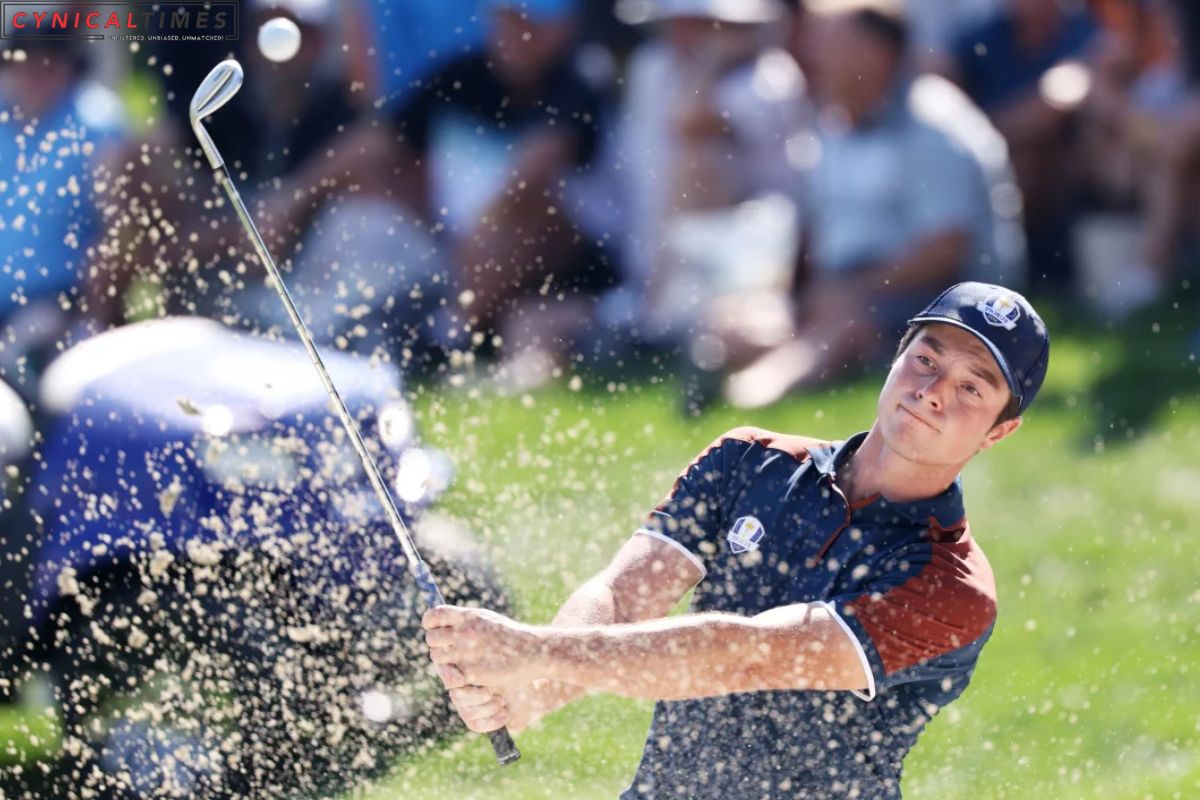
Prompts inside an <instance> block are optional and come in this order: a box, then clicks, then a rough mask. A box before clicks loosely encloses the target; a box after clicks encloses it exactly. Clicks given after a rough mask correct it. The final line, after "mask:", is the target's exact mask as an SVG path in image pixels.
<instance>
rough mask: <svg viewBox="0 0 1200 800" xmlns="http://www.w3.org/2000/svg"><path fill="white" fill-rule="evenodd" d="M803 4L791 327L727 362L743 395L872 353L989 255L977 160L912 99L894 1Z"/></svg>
mask: <svg viewBox="0 0 1200 800" xmlns="http://www.w3.org/2000/svg"><path fill="white" fill-rule="evenodd" d="M808 9H809V12H810V13H809V15H808V17H807V18H806V19H805V20H803V22H802V25H803V29H802V31H801V36H800V37H799V38H798V41H799V42H800V46H801V48H802V49H801V51H800V55H801V56H802V64H804V65H805V66H806V67H807V69H808V70H809V72H810V79H811V85H812V88H813V93H814V95H815V98H816V100H817V101H818V103H819V105H820V108H821V113H820V117H819V121H818V128H817V139H816V141H815V142H814V143H813V144H812V145H811V146H810V148H809V151H810V160H811V161H812V167H811V169H810V171H809V173H808V175H807V176H806V178H805V184H806V196H807V199H806V202H805V205H804V211H803V218H804V220H805V227H806V234H805V257H804V258H803V259H802V262H803V263H802V275H801V277H800V281H799V283H798V285H797V295H796V317H797V328H796V331H795V333H794V334H793V336H792V338H791V340H790V341H788V342H786V343H785V344H783V345H781V346H779V347H777V348H775V349H773V350H771V351H769V352H768V353H766V354H765V355H763V356H762V357H760V358H759V359H758V360H756V361H755V362H754V363H753V364H751V365H750V366H749V367H746V368H745V369H743V370H741V371H738V372H736V373H734V374H733V375H731V376H730V378H729V380H728V381H727V384H726V395H727V397H728V399H729V400H730V402H732V403H733V404H735V405H738V406H742V407H755V406H760V405H766V404H768V403H771V402H774V401H775V400H776V399H778V398H779V397H780V396H782V395H783V394H784V393H786V392H787V391H789V390H792V389H797V388H803V387H807V386H811V385H814V384H815V383H818V382H821V381H825V380H828V379H829V378H831V377H835V376H837V375H839V374H840V373H842V372H843V371H845V370H847V369H849V368H853V367H855V366H857V365H859V363H860V362H861V361H863V360H864V359H866V360H870V359H872V358H881V357H883V356H884V355H885V352H884V351H885V350H886V349H887V347H888V346H889V345H890V343H891V342H892V341H894V340H895V338H896V336H897V335H898V334H899V332H900V331H901V329H902V328H903V324H904V321H905V320H906V319H908V318H909V317H910V316H911V314H912V313H913V312H914V311H916V310H919V305H920V298H921V297H923V296H925V295H927V294H929V293H930V292H931V291H933V290H934V289H936V288H938V287H942V286H945V285H946V284H947V283H950V282H952V281H953V280H954V279H956V278H959V277H961V276H963V275H967V274H979V273H978V272H977V270H980V269H995V268H996V265H997V263H998V262H997V259H998V254H997V252H996V237H995V224H996V220H995V210H994V209H993V206H992V201H991V198H990V197H989V192H988V187H987V182H986V180H985V176H984V173H983V170H982V169H981V167H980V165H979V163H978V162H977V160H976V159H975V157H974V155H973V154H972V152H971V151H970V150H969V149H968V148H967V147H966V146H965V145H963V144H960V143H959V142H958V141H955V140H953V139H951V138H950V137H949V136H948V135H947V134H946V133H944V132H943V131H942V130H939V129H938V128H935V127H934V126H932V125H930V124H928V123H926V122H924V121H923V120H922V119H921V118H920V117H919V116H918V114H917V112H916V111H915V110H914V107H919V106H920V105H921V104H920V103H917V102H914V97H913V94H914V89H913V83H912V79H911V72H910V69H909V61H908V58H907V51H906V43H907V35H908V28H907V25H906V19H905V16H904V14H903V12H902V10H901V9H900V7H899V5H898V4H896V3H892V2H886V1H885V0H859V1H858V2H855V0H821V1H820V2H818V0H811V1H810V2H809V4H808ZM943 96H947V95H945V94H944V93H943Z"/></svg>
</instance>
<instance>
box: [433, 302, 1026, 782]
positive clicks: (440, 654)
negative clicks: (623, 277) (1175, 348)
mask: <svg viewBox="0 0 1200 800" xmlns="http://www.w3.org/2000/svg"><path fill="white" fill-rule="evenodd" d="M1048 356H1049V339H1048V337H1047V333H1046V328H1045V325H1044V324H1043V322H1042V320H1041V318H1039V317H1038V315H1037V313H1036V312H1035V311H1034V310H1033V308H1032V307H1031V306H1030V305H1029V303H1028V302H1027V301H1026V300H1025V298H1023V297H1021V296H1020V295H1019V294H1017V293H1015V292H1012V291H1009V290H1007V289H1004V288H1002V287H999V286H991V285H986V284H980V283H963V284H959V285H957V286H954V287H951V288H950V289H948V290H947V291H945V292H944V293H942V294H941V295H940V296H939V297H938V298H937V299H935V300H934V301H933V302H932V303H931V304H930V305H929V306H928V307H927V308H926V309H925V310H924V311H923V312H921V314H919V315H918V316H916V317H914V318H913V319H912V320H911V321H910V324H909V328H908V331H907V333H906V334H905V335H904V337H903V339H902V341H901V342H900V346H899V350H898V353H897V355H896V359H895V362H894V363H893V364H892V368H891V371H890V372H889V374H888V376H887V380H886V382H885V383H884V386H883V390H882V391H881V392H880V394H879V402H878V407H877V418H876V420H875V424H874V425H873V426H872V427H871V429H870V430H869V431H867V432H866V433H860V434H857V435H855V436H852V437H850V438H849V439H847V440H845V441H840V442H827V441H823V440H819V439H811V438H807V437H803V436H793V435H785V434H778V433H771V432H768V431H765V430H760V429H758V428H738V429H735V430H732V431H730V432H729V433H727V434H725V435H724V436H722V437H721V438H720V439H718V440H717V441H716V442H714V443H713V444H712V445H711V446H710V447H708V448H707V449H706V450H705V451H704V452H703V453H701V454H700V455H699V456H698V457H697V458H696V460H695V461H693V462H692V463H691V464H690V465H689V466H688V467H687V469H685V470H684V471H683V473H682V474H681V475H680V476H679V479H678V480H677V481H676V482H675V486H674V487H673V488H672V489H671V491H670V493H669V494H668V495H667V497H666V499H665V500H663V502H662V503H661V504H660V505H659V506H658V507H657V508H656V509H655V510H654V511H653V512H651V514H650V515H649V518H648V519H647V520H646V523H645V525H644V526H643V527H642V528H640V529H639V530H638V531H637V533H636V534H635V535H634V536H633V537H631V539H630V541H629V542H628V543H626V544H625V545H624V546H623V547H622V548H621V549H620V551H619V552H618V553H617V555H616V557H615V558H614V559H613V562H612V563H611V564H610V565H609V566H608V568H606V569H605V570H604V571H603V572H601V573H600V574H599V575H597V576H596V577H594V578H592V579H591V580H589V581H588V582H587V583H585V584H584V585H583V586H581V587H580V588H579V589H578V590H577V591H576V592H575V593H574V594H572V595H571V597H570V599H569V600H567V602H566V604H565V605H564V606H563V608H562V610H561V611H560V612H559V614H558V616H557V617H556V619H555V621H554V623H553V624H551V625H550V626H547V627H539V626H533V625H525V624H522V623H518V622H515V621H513V620H511V619H507V618H505V617H503V616H500V615H498V614H495V613H493V612H490V611H486V610H479V609H464V608H452V607H448V606H442V607H440V608H436V609H433V610H431V611H429V612H428V613H427V614H426V616H425V619H424V626H425V629H426V640H427V641H428V643H429V647H430V651H431V653H432V657H433V660H434V662H435V663H436V664H437V669H438V672H439V674H440V675H441V677H442V679H443V681H444V682H445V684H446V685H447V687H449V689H450V695H451V698H452V700H453V702H454V704H455V706H456V708H457V709H458V712H459V714H460V715H461V716H462V718H463V720H464V721H465V722H466V723H467V725H468V726H469V727H470V728H471V729H472V730H475V731H490V730H494V729H496V728H499V727H500V726H502V725H506V724H507V725H508V726H509V729H510V730H513V731H516V730H520V729H521V728H523V727H524V726H526V725H528V724H529V723H530V722H531V721H532V720H534V719H536V718H538V717H540V716H542V715H544V714H546V713H548V712H550V711H552V710H554V709H556V708H558V707H560V706H562V705H564V704H565V703H567V702H570V701H571V700H572V699H574V698H577V697H579V696H581V695H583V694H585V693H587V692H592V691H601V692H611V693H614V694H620V695H624V696H627V697H638V698H654V699H656V700H658V701H659V702H658V705H657V707H656V708H655V711H654V719H653V722H652V723H651V728H650V733H649V735H648V736H647V738H646V745H645V751H644V753H643V755H642V761H641V765H640V766H639V767H638V771H637V774H636V776H635V777H634V779H633V782H632V784H631V785H630V786H629V788H628V789H627V790H626V791H625V793H624V794H623V795H622V798H625V799H626V800H632V798H829V797H839V798H841V797H855V798H897V797H899V796H900V774H901V768H902V766H903V762H904V757H905V755H906V754H907V753H908V751H909V750H910V749H911V748H912V746H913V744H914V742H915V741H916V739H917V736H918V735H919V734H920V732H921V730H922V729H923V728H924V727H925V725H926V723H928V721H929V720H930V718H931V717H932V716H933V715H934V714H935V713H937V711H938V710H939V709H940V708H942V707H943V706H945V705H946V704H947V703H950V702H951V701H953V700H954V699H955V698H957V697H958V696H959V695H960V694H961V693H962V692H963V690H964V689H965V688H966V686H967V683H968V682H969V680H970V678H971V673H972V671H973V670H974V667H975V662H976V660H977V659H978V658H979V652H980V650H981V649H982V648H983V645H984V644H985V643H986V642H987V640H988V636H989V635H990V633H991V630H992V625H993V622H994V620H995V616H996V587H995V582H994V580H993V577H992V571H991V568H990V567H989V566H988V562H987V559H986V558H985V557H984V555H983V551H982V550H981V549H980V548H979V545H978V544H976V542H975V538H974V536H973V535H972V531H971V529H970V525H969V524H968V523H967V518H966V515H965V513H964V509H963V497H962V487H961V483H960V480H959V473H960V472H961V471H962V468H963V467H964V466H965V465H966V463H967V462H968V461H970V460H971V458H972V457H973V456H974V455H975V454H976V453H979V452H981V451H983V450H987V449H989V448H991V447H993V446H995V445H996V444H998V443H999V442H1000V441H1002V440H1003V439H1006V438H1007V437H1009V436H1011V435H1012V434H1013V433H1015V432H1016V431H1017V429H1018V428H1020V426H1021V414H1022V413H1023V412H1024V411H1025V409H1027V408H1028V407H1029V404H1030V403H1031V402H1033V399H1034V397H1035V395H1036V394H1037V392H1038V389H1039V388H1040V387H1041V384H1042V380H1043V378H1044V377H1045V374H1046V367H1047V362H1048ZM693 588H694V590H695V591H694V594H693V596H692V601H691V610H690V611H691V613H688V614H685V615H682V616H675V617H671V618H664V617H665V616H666V614H667V613H668V612H669V611H670V609H671V608H672V607H673V606H674V605H675V604H676V603H677V602H678V601H679V600H680V599H681V598H682V597H683V596H684V595H685V594H686V593H687V592H688V591H689V590H691V589H693Z"/></svg>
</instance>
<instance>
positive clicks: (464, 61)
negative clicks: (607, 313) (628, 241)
mask: <svg viewBox="0 0 1200 800" xmlns="http://www.w3.org/2000/svg"><path fill="white" fill-rule="evenodd" d="M487 5H488V8H489V12H488V30H489V34H488V41H487V46H486V48H485V49H484V50H483V51H481V52H479V53H472V54H468V55H466V56H462V57H460V58H457V59H455V60H453V61H451V62H449V63H448V64H446V65H445V66H444V67H443V68H441V69H440V70H438V71H436V72H435V73H433V74H432V75H431V76H429V78H428V79H426V80H425V81H423V82H422V83H421V84H420V86H419V87H418V88H417V89H416V90H415V91H414V92H412V93H411V94H410V96H409V97H408V98H407V100H406V101H405V102H403V103H401V104H400V105H399V106H398V107H396V108H394V109H391V110H390V113H389V114H388V116H387V118H386V119H385V120H384V121H383V123H382V124H374V125H371V126H368V127H364V128H361V129H359V130H357V131H356V132H355V134H354V136H353V137H351V139H350V140H349V141H347V142H346V143H345V144H343V145H342V146H341V147H339V148H336V152H334V153H333V154H332V156H331V157H329V158H317V159H310V161H309V163H308V164H307V165H306V166H305V168H304V169H303V170H301V172H300V173H299V175H298V176H297V177H296V178H294V179H292V180H290V181H287V182H285V183H284V193H285V194H289V193H290V192H294V191H301V192H303V193H304V194H303V195H302V196H303V197H304V198H305V199H304V200H303V201H302V202H301V203H300V204H293V205H292V206H291V207H290V208H289V209H287V210H286V213H283V214H281V215H279V218H278V219H277V220H276V228H277V230H280V231H283V232H291V231H294V230H295V229H296V228H297V227H298V226H299V225H300V224H302V222H303V219H304V214H305V213H306V212H307V211H308V210H309V209H311V208H312V206H313V203H314V202H315V201H320V200H321V199H323V198H324V197H326V196H329V195H330V194H332V193H333V191H334V190H335V189H338V188H339V187H346V186H347V185H350V186H357V185H360V184H362V183H363V182H365V181H371V182H374V183H376V184H379V185H380V186H381V187H383V191H385V192H386V193H387V194H389V195H390V196H392V197H394V198H395V199H396V200H398V201H399V202H400V203H401V204H402V205H403V206H404V207H405V208H407V209H409V210H410V212H411V214H415V215H416V216H417V217H418V218H419V219H421V220H424V223H423V224H424V225H425V226H426V228H425V229H426V230H427V231H428V232H430V233H432V234H434V235H436V236H437V239H438V240H439V241H443V242H444V243H445V244H446V247H445V248H444V254H442V255H441V258H442V259H444V261H445V263H446V265H447V266H446V267H445V269H446V271H447V272H448V273H449V274H448V281H449V285H450V287H451V291H450V298H449V299H450V301H451V302H450V303H448V304H447V305H446V306H445V307H444V308H443V309H442V310H441V311H440V312H439V313H438V314H437V315H436V317H435V319H434V323H433V327H434V329H435V335H436V336H437V337H438V338H439V340H440V341H441V342H442V343H443V344H444V345H445V346H446V347H450V348H455V349H457V348H463V349H465V348H466V347H467V346H469V345H479V344H482V343H484V342H486V341H489V340H490V334H491V333H494V332H496V331H498V330H499V329H500V327H501V325H502V323H503V319H504V317H505V316H506V315H508V314H510V313H512V311H513V309H514V304H515V303H517V302H518V301H520V300H522V299H523V298H528V297H536V298H541V299H540V300H539V301H538V302H540V303H542V304H545V305H547V306H552V305H555V304H557V303H559V302H561V301H562V300H563V299H564V298H566V297H567V296H570V295H576V294H584V295H588V294H594V293H595V292H596V291H598V290H600V289H602V288H604V287H607V286H608V285H610V284H611V282H612V280H613V271H612V266H611V264H610V262H609V257H608V254H607V253H606V252H604V249H603V248H602V247H601V246H599V245H598V244H597V240H596V238H595V237H593V236H587V235H585V234H584V233H583V232H582V231H581V230H580V229H579V227H578V225H577V224H576V220H574V219H573V218H572V215H571V213H570V212H571V210H572V208H571V203H570V198H569V197H568V195H567V193H566V187H567V185H568V184H569V183H570V181H571V179H572V178H574V177H577V176H579V175H580V174H582V173H584V172H586V170H587V167H588V165H589V163H590V161H591V159H592V156H593V153H594V151H595V149H596V145H597V141H598V125H599V120H600V114H601V97H600V95H599V94H598V92H597V90H596V88H594V86H593V84H592V82H591V81H590V80H589V76H588V75H587V74H586V73H585V72H584V70H583V69H582V65H581V63H580V60H579V59H578V58H577V51H576V49H575V48H574V42H575V37H576V33H577V27H576V17H575V14H576V0H488V3H487ZM444 285H445V284H443V286H444ZM546 298H549V299H546Z"/></svg>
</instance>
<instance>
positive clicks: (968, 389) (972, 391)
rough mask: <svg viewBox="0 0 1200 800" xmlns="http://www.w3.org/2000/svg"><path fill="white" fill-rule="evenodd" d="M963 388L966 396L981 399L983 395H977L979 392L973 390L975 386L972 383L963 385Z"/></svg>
mask: <svg viewBox="0 0 1200 800" xmlns="http://www.w3.org/2000/svg"><path fill="white" fill-rule="evenodd" d="M963 388H964V389H966V390H967V393H968V394H972V395H975V396H976V397H983V395H982V394H980V393H979V390H978V389H976V388H975V384H973V383H964V384H963Z"/></svg>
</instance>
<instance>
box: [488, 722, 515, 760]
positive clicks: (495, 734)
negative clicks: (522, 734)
mask: <svg viewBox="0 0 1200 800" xmlns="http://www.w3.org/2000/svg"><path fill="white" fill-rule="evenodd" d="M488 738H489V739H491V741H492V750H494V751H495V752H496V761H498V762H500V766H502V767H506V766H508V765H509V764H512V763H514V762H515V761H516V760H517V759H519V758H520V757H521V751H520V750H518V749H517V745H516V743H515V742H513V740H512V737H511V736H509V735H508V728H501V729H500V730H498V731H492V732H491V733H489V734H488Z"/></svg>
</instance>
